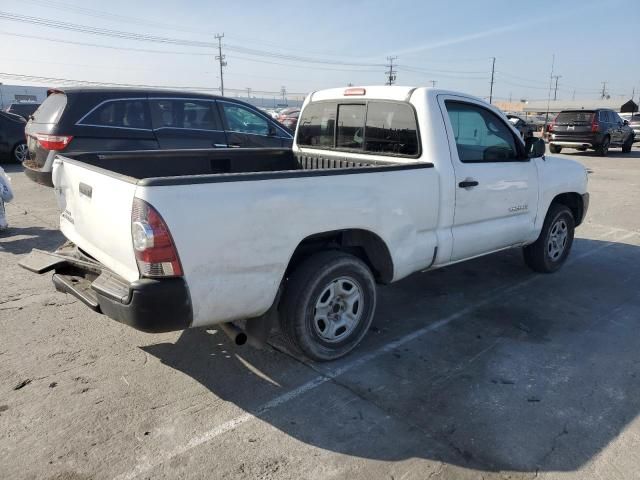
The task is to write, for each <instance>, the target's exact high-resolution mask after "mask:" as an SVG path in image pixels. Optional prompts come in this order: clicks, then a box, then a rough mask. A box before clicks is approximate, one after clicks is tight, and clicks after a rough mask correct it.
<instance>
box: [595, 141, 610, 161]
mask: <svg viewBox="0 0 640 480" xmlns="http://www.w3.org/2000/svg"><path fill="white" fill-rule="evenodd" d="M610 144H611V139H610V138H609V137H604V140H603V141H602V144H600V145H598V146H597V147H596V153H597V154H598V156H600V157H606V156H607V155H608V154H609V145H610Z"/></svg>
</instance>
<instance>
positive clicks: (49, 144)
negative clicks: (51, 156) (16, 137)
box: [34, 133, 73, 150]
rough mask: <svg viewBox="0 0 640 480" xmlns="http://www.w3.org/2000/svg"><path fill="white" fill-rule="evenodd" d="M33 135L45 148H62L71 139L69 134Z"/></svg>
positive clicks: (65, 146)
mask: <svg viewBox="0 0 640 480" xmlns="http://www.w3.org/2000/svg"><path fill="white" fill-rule="evenodd" d="M34 137H35V138H36V140H38V143H39V144H40V146H41V147H42V148H44V149H45V150H64V149H65V148H67V145H69V142H71V140H73V137H72V136H71V135H47V134H46V133H36V134H35V135H34Z"/></svg>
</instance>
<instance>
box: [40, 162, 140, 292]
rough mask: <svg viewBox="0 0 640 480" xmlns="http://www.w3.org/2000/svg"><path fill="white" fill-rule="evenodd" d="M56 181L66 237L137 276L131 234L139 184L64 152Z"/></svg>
mask: <svg viewBox="0 0 640 480" xmlns="http://www.w3.org/2000/svg"><path fill="white" fill-rule="evenodd" d="M53 183H54V187H55V193H56V197H57V200H58V205H59V207H60V209H61V210H62V214H61V215H60V230H61V231H62V233H63V234H64V235H65V237H67V238H68V239H69V240H71V241H72V242H73V243H75V244H76V245H77V246H78V247H79V248H80V249H82V250H84V251H85V252H86V253H88V254H89V255H91V256H92V257H94V258H95V259H96V260H98V261H99V262H100V263H102V264H103V265H104V266H106V267H107V268H109V269H110V270H112V271H113V272H115V273H117V274H118V275H120V276H121V277H123V278H125V279H126V280H128V281H130V282H131V281H134V280H136V279H138V278H139V277H140V275H139V273H138V266H137V263H136V259H135V254H134V251H133V244H132V240H131V208H132V205H133V197H134V195H135V191H136V184H135V183H130V182H128V181H127V179H126V177H122V176H119V175H116V174H114V175H110V174H109V172H108V171H106V170H102V169H99V168H95V167H93V166H90V165H87V164H83V163H81V162H78V161H76V160H69V159H66V158H65V157H60V156H59V157H56V160H55V162H54V165H53Z"/></svg>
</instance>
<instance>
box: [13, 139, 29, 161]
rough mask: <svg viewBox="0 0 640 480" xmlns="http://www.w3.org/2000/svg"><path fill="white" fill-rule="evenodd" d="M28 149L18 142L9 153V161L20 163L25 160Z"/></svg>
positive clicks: (23, 143)
mask: <svg viewBox="0 0 640 480" xmlns="http://www.w3.org/2000/svg"><path fill="white" fill-rule="evenodd" d="M27 156H28V149H27V144H26V143H25V142H20V143H19V144H17V145H16V146H15V147H13V150H12V151H11V160H13V161H14V162H17V163H22V162H24V161H25V160H26V159H27Z"/></svg>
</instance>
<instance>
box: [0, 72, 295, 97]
mask: <svg viewBox="0 0 640 480" xmlns="http://www.w3.org/2000/svg"><path fill="white" fill-rule="evenodd" d="M0 77H1V78H7V79H11V80H25V81H32V82H39V83H53V84H67V85H85V86H95V87H133V88H158V89H164V90H169V89H170V90H189V91H218V90H219V89H218V88H215V87H199V86H195V87H194V86H184V85H183V86H175V85H149V84H135V83H116V82H96V81H91V80H77V79H70V78H55V77H41V76H36V75H24V74H18V73H7V72H0ZM226 90H227V91H230V92H233V93H245V92H246V91H247V89H246V88H226ZM251 92H252V93H254V94H261V95H277V94H279V93H280V94H281V93H282V90H281V91H280V92H275V91H271V90H253V89H252V90H251ZM284 93H285V95H306V93H302V92H288V93H287V92H286V90H285V92H284Z"/></svg>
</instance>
